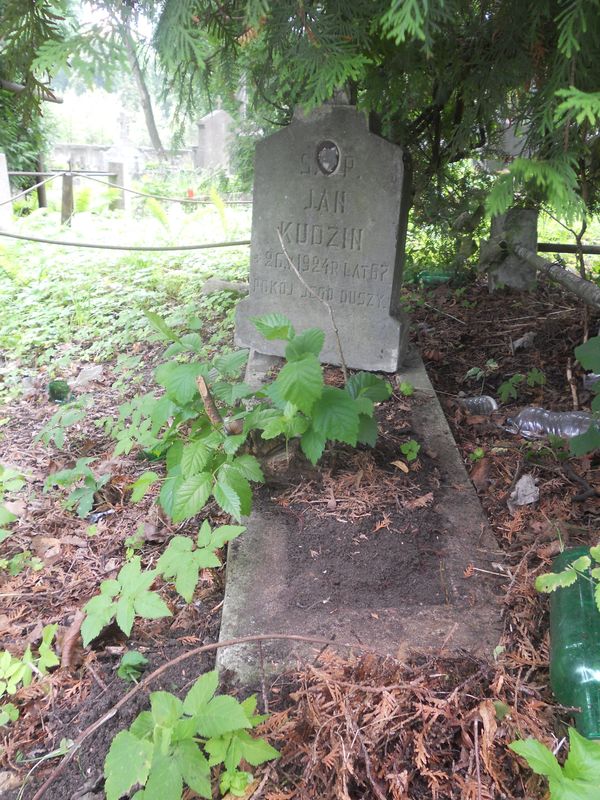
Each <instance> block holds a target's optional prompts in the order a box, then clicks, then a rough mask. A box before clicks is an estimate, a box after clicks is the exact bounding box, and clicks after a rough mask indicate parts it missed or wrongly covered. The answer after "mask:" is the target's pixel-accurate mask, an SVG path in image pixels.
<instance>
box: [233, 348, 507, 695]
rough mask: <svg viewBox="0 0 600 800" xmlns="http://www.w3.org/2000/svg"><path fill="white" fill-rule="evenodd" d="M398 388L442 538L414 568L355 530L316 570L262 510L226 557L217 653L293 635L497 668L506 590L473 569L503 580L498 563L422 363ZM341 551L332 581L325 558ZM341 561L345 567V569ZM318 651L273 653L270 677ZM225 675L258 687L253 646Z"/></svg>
mask: <svg viewBox="0 0 600 800" xmlns="http://www.w3.org/2000/svg"><path fill="white" fill-rule="evenodd" d="M266 366H270V364H268V365H266ZM249 368H250V369H251V370H252V371H253V376H254V378H255V379H256V375H257V365H256V364H255V363H254V362H251V364H250V365H249ZM399 379H400V380H402V381H409V382H410V383H412V384H413V386H414V387H415V398H414V400H415V402H414V403H413V404H412V416H411V424H412V435H413V436H414V438H415V439H417V441H419V442H420V443H421V447H422V448H423V449H425V450H427V451H428V452H429V453H430V454H431V457H432V458H433V459H434V461H435V463H436V465H437V468H438V471H439V486H438V487H437V488H436V490H435V491H434V505H433V508H432V513H433V515H434V516H435V519H436V524H435V529H430V530H419V531H418V533H417V548H418V550H419V553H418V558H416V559H415V554H414V551H413V550H411V549H410V547H409V546H408V542H405V541H404V539H403V538H402V537H401V536H400V534H398V536H396V537H395V536H388V535H387V533H388V532H379V533H377V532H376V533H373V534H372V535H370V536H368V537H364V536H363V537H358V538H357V537H355V536H354V535H353V528H354V524H353V523H350V522H346V523H345V524H339V525H338V526H337V528H335V529H333V528H330V527H328V529H327V530H328V531H331V541H330V543H328V544H327V546H326V547H325V548H324V549H323V552H321V553H320V554H319V557H318V558H315V557H314V553H311V541H310V537H309V538H307V537H306V536H305V535H303V530H302V528H301V526H300V525H299V524H298V522H297V521H296V520H295V519H294V517H291V516H290V515H286V514H283V513H282V512H281V509H279V508H278V507H277V506H276V505H275V504H274V503H273V502H269V501H268V500H264V501H263V502H262V503H259V504H258V505H257V507H256V508H255V510H254V511H253V513H252V515H251V516H250V518H249V519H248V520H247V521H246V525H247V530H246V532H245V533H244V534H243V535H242V536H241V537H240V538H239V539H237V540H236V541H235V542H232V543H231V544H230V545H229V550H228V557H227V581H226V590H225V600H224V606H223V617H222V623H221V633H220V640H221V641H227V640H230V639H233V638H238V637H242V636H248V635H254V634H268V633H279V634H285V633H293V634H300V635H305V636H317V637H324V638H327V639H335V640H337V641H338V642H344V643H351V644H355V645H364V646H366V647H370V648H375V649H377V650H378V651H379V652H381V653H384V654H389V655H391V656H394V657H397V658H399V659H404V658H405V657H406V656H407V655H409V654H410V653H416V652H425V653H431V652H436V651H439V650H440V649H441V648H443V649H444V651H445V652H451V651H455V650H457V649H463V650H467V651H470V652H472V653H473V654H475V655H478V656H484V657H490V656H491V653H492V651H493V649H494V647H495V646H496V644H497V643H498V639H499V635H500V607H499V605H498V603H497V601H496V595H497V594H498V590H497V585H498V584H497V581H498V579H497V578H495V577H494V576H493V575H489V574H487V573H485V572H483V573H482V572H475V573H474V574H473V575H472V576H471V577H466V576H465V569H466V568H467V567H468V565H469V564H473V565H474V566H476V567H478V568H481V569H484V570H489V571H491V572H495V573H497V572H498V568H497V566H494V565H493V562H497V561H499V560H501V558H502V554H501V551H499V550H498V548H497V546H496V543H495V540H494V537H493V535H492V533H491V531H490V530H489V528H488V526H487V520H486V518H485V516H484V513H483V511H482V508H481V505H480V503H479V499H478V497H477V495H476V492H475V489H474V487H473V485H472V483H471V481H470V480H469V477H468V475H467V472H466V470H465V467H464V465H463V462H462V459H461V456H460V454H459V452H458V449H457V447H456V443H455V441H454V438H453V436H452V433H451V431H450V429H449V427H448V423H447V421H446V418H445V416H444V413H443V411H442V408H441V406H440V403H439V400H438V398H437V396H436V394H435V392H434V390H433V387H432V385H431V383H430V381H429V378H428V376H427V373H426V371H425V368H424V366H423V362H422V360H421V358H420V356H419V355H418V354H417V352H416V351H414V350H411V351H410V352H409V355H408V357H407V364H406V366H405V367H404V369H403V370H402V371H401V373H399ZM383 534H385V535H383ZM333 551H335V555H336V560H335V561H334V562H332V563H335V568H334V569H333V570H331V569H330V568H329V567H330V564H329V561H328V552H329V553H330V554H331V553H333ZM340 553H341V554H344V555H345V556H346V557H345V558H344V559H342V562H341V563H342V565H345V566H343V567H342V569H340V566H339V565H340V559H339V555H340ZM469 572H470V571H469V570H467V575H468V574H469ZM374 582H376V583H377V587H378V591H377V594H376V602H375V603H373V583H374ZM318 649H319V648H318V645H314V646H311V645H310V644H302V643H297V642H283V641H277V642H275V643H266V644H264V645H263V666H264V669H265V671H266V672H268V673H278V672H281V671H283V670H284V669H285V668H286V667H293V666H295V665H296V664H297V663H298V661H299V660H300V661H303V660H306V659H308V658H314V655H315V652H316V651H318ZM342 652H343V651H342ZM218 666H219V668H220V669H221V670H230V671H231V672H232V673H233V679H234V680H235V681H237V682H239V683H240V684H243V685H245V686H256V685H258V683H257V682H258V680H259V676H260V661H259V656H258V649H257V647H256V645H252V644H250V645H238V646H235V647H228V648H224V649H222V650H220V651H219V654H218Z"/></svg>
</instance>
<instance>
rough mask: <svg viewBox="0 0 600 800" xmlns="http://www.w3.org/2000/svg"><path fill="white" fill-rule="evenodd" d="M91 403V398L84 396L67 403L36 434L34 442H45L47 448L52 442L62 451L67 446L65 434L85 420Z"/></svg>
mask: <svg viewBox="0 0 600 800" xmlns="http://www.w3.org/2000/svg"><path fill="white" fill-rule="evenodd" d="M90 403H91V397H89V396H88V395H82V396H81V397H78V398H77V400H73V401H72V402H70V403H66V404H65V405H63V406H61V407H60V408H59V409H58V411H57V412H56V413H55V414H53V416H52V417H51V418H50V419H49V420H48V422H47V423H46V424H45V425H44V427H43V428H42V429H41V430H40V431H39V433H37V434H36V436H35V438H34V441H36V442H40V441H41V442H43V443H44V444H45V445H46V446H48V445H49V444H50V442H54V445H55V446H56V447H58V449H59V450H62V449H63V447H64V446H65V434H66V432H67V430H68V428H72V427H73V426H74V425H76V424H77V423H78V422H81V421H82V420H83V419H85V415H86V410H87V408H88V406H89V405H90Z"/></svg>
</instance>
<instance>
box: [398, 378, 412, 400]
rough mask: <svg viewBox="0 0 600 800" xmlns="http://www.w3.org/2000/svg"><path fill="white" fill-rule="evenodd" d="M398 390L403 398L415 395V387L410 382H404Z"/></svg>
mask: <svg viewBox="0 0 600 800" xmlns="http://www.w3.org/2000/svg"><path fill="white" fill-rule="evenodd" d="M398 389H399V390H400V394H401V395H402V397H411V396H412V395H413V394H414V393H415V387H414V386H413V385H412V383H410V382H409V381H402V383H401V384H400V385H399V386H398Z"/></svg>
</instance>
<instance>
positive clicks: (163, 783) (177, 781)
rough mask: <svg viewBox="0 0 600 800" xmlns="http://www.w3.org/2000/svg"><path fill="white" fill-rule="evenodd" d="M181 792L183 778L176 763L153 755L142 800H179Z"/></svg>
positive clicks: (164, 757) (168, 757)
mask: <svg viewBox="0 0 600 800" xmlns="http://www.w3.org/2000/svg"><path fill="white" fill-rule="evenodd" d="M182 791H183V778H182V777H181V772H180V770H179V765H178V763H177V761H175V760H174V759H173V758H171V757H170V756H167V755H162V754H160V755H157V754H156V753H155V755H154V757H153V759H152V767H151V769H150V774H149V775H148V780H147V782H146V787H145V789H144V795H143V796H144V800H181V792H182Z"/></svg>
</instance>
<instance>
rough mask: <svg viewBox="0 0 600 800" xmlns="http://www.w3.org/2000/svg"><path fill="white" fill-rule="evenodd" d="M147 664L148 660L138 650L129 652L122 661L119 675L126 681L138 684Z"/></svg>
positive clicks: (118, 671)
mask: <svg viewBox="0 0 600 800" xmlns="http://www.w3.org/2000/svg"><path fill="white" fill-rule="evenodd" d="M147 663H148V659H147V658H146V657H145V656H143V655H142V654H141V653H138V652H137V650H129V652H127V653H125V655H124V656H123V658H122V659H121V663H120V664H119V669H118V670H117V675H118V676H119V678H122V679H123V680H124V681H129V682H130V683H137V682H138V681H139V679H140V676H141V674H142V672H143V671H144V668H145V666H146V664H147Z"/></svg>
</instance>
